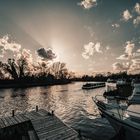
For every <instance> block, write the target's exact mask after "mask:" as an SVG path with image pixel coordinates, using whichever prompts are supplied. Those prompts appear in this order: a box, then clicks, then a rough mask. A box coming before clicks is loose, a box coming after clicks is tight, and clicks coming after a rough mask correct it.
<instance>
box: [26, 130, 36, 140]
mask: <svg viewBox="0 0 140 140" xmlns="http://www.w3.org/2000/svg"><path fill="white" fill-rule="evenodd" d="M28 134H29V138H30V140H37V137H36V135H35V132H34V131H28Z"/></svg>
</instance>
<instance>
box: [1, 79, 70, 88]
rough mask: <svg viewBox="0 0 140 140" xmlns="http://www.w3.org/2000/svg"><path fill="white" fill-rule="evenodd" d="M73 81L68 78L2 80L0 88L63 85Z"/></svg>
mask: <svg viewBox="0 0 140 140" xmlns="http://www.w3.org/2000/svg"><path fill="white" fill-rule="evenodd" d="M68 83H71V81H70V80H68V79H54V80H28V79H20V80H0V89H4V88H25V87H36V86H50V85H63V84H68Z"/></svg>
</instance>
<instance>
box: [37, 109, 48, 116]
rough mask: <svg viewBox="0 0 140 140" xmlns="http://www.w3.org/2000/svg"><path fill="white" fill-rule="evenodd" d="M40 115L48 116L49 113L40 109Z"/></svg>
mask: <svg viewBox="0 0 140 140" xmlns="http://www.w3.org/2000/svg"><path fill="white" fill-rule="evenodd" d="M38 113H39V114H41V115H42V116H48V112H47V111H46V110H44V109H39V110H38Z"/></svg>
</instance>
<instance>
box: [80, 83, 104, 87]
mask: <svg viewBox="0 0 140 140" xmlns="http://www.w3.org/2000/svg"><path fill="white" fill-rule="evenodd" d="M100 87H105V83H104V82H101V83H86V84H84V85H83V86H82V89H95V88H100Z"/></svg>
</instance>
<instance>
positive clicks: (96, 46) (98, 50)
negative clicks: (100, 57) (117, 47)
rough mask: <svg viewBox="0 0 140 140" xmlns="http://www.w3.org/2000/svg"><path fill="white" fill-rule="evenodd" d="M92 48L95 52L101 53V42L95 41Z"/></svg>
mask: <svg viewBox="0 0 140 140" xmlns="http://www.w3.org/2000/svg"><path fill="white" fill-rule="evenodd" d="M94 50H95V52H97V53H103V52H102V50H101V44H100V43H99V42H97V43H96V44H95V46H94Z"/></svg>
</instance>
